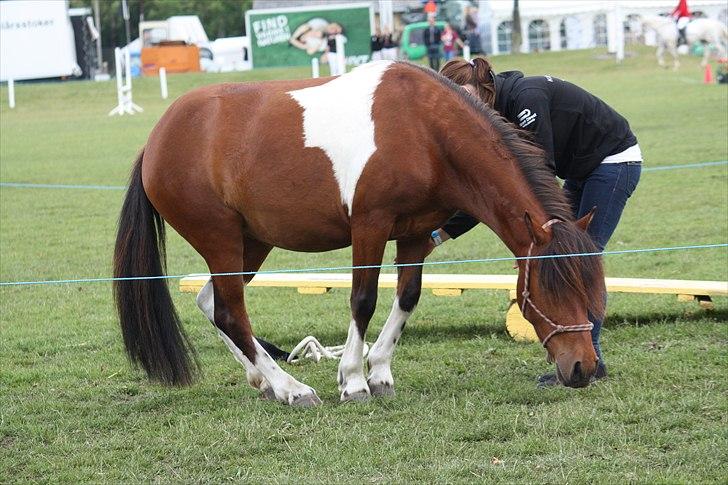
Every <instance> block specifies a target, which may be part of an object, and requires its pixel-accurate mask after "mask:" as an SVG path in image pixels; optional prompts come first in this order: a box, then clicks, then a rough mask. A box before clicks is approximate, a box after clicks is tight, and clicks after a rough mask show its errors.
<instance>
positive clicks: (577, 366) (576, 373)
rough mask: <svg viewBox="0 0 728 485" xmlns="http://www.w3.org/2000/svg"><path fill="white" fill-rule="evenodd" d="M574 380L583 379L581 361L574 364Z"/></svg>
mask: <svg viewBox="0 0 728 485" xmlns="http://www.w3.org/2000/svg"><path fill="white" fill-rule="evenodd" d="M571 377H572V379H581V377H582V375H581V361H578V360H577V361H576V364H574V373H573V374H572V375H571Z"/></svg>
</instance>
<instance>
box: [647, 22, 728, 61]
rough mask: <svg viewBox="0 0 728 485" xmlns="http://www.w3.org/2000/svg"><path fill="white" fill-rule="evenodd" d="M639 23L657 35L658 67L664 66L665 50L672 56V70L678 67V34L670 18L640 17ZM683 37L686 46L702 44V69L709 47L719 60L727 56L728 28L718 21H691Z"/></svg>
mask: <svg viewBox="0 0 728 485" xmlns="http://www.w3.org/2000/svg"><path fill="white" fill-rule="evenodd" d="M641 21H642V22H641V23H642V26H643V28H648V29H650V30H653V31H654V32H655V34H656V35H657V63H658V64H659V65H660V66H664V65H665V60H664V59H663V55H664V53H665V51H666V50H667V51H668V52H669V53H670V54H671V55H672V59H673V68H674V69H677V68H678V67H680V61H679V60H678V58H677V56H678V52H677V41H678V38H679V35H680V33H679V32H678V29H677V25H675V21H674V20H673V19H672V17H661V16H657V15H650V16H645V17H642V19H641ZM685 37H686V39H687V41H688V45H692V44H694V43H695V42H701V43H702V44H703V47H704V49H703V60H702V61H701V62H700V65H701V66H703V67H705V66H706V65H707V64H708V58H709V57H710V51H711V47H712V48H713V49H715V50H716V51H717V52H718V57H719V58H721V59H722V58H725V57H726V56H727V55H728V54H726V52H727V51H726V46H728V28H727V27H726V26H725V25H724V24H723V23H722V22H720V21H718V20H714V19H708V18H697V19H693V20H691V21H690V23H688V25H687V27H686V28H685Z"/></svg>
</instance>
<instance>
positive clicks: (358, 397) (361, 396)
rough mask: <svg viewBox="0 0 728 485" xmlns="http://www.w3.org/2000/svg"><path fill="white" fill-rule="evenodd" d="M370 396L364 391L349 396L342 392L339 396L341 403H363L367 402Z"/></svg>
mask: <svg viewBox="0 0 728 485" xmlns="http://www.w3.org/2000/svg"><path fill="white" fill-rule="evenodd" d="M370 397H371V396H370V395H369V393H367V392H366V391H357V392H355V393H353V394H349V393H348V392H346V391H344V393H343V394H342V395H341V402H365V401H368V400H369V398H370Z"/></svg>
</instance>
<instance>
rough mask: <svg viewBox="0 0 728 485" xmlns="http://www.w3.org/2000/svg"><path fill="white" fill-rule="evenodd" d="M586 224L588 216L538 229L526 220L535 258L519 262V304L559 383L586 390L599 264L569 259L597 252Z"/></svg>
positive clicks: (600, 296)
mask: <svg viewBox="0 0 728 485" xmlns="http://www.w3.org/2000/svg"><path fill="white" fill-rule="evenodd" d="M591 218H592V213H589V214H588V215H586V216H585V217H583V218H582V219H580V220H578V221H576V222H571V221H559V220H555V219H552V220H551V221H549V222H547V223H546V224H544V225H543V226H539V225H537V224H534V223H533V222H532V220H531V218H530V216H529V215H528V214H526V216H525V223H526V225H527V227H528V230H529V233H530V235H531V239H532V244H531V249H530V251H529V252H530V255H531V256H535V257H537V258H536V259H530V260H529V259H526V260H521V261H519V270H520V271H519V276H518V304H519V306H520V308H521V311H522V312H523V315H524V317H525V318H526V319H528V321H529V322H531V324H532V325H533V326H534V328H535V330H536V334H537V335H538V337H539V339H540V340H541V342H542V343H543V345H544V347H546V350H547V352H548V360H549V361H552V362H555V363H556V374H557V376H558V378H559V381H561V382H562V383H563V384H565V385H567V386H570V387H584V386H586V385H588V384H589V381H590V379H591V377H592V376H593V375H594V372H595V371H596V367H597V363H598V362H597V355H596V353H595V351H594V347H593V345H592V340H591V332H590V330H591V327H592V325H591V322H590V321H589V319H590V315H593V316H595V317H597V318H601V317H602V315H603V314H604V303H605V302H604V294H605V289H604V272H603V269H602V263H601V259H600V258H599V257H597V256H569V255H571V254H585V253H596V252H598V250H597V248H596V246H595V245H594V243H593V242H592V240H591V238H590V237H589V235H588V234H587V233H586V228H587V226H588V224H589V222H590V221H591Z"/></svg>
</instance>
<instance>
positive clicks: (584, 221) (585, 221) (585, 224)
mask: <svg viewBox="0 0 728 485" xmlns="http://www.w3.org/2000/svg"><path fill="white" fill-rule="evenodd" d="M596 211H597V206H594V207H592V210H590V211H589V212H588V213H587V214H586V215H585V216H584V217H582V218H581V219H579V220H577V221H576V223H575V224H576V226H577V227H578V228H579V229H581V230H582V231H584V232H586V230H587V229H589V224H591V221H592V219H594V213H596Z"/></svg>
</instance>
